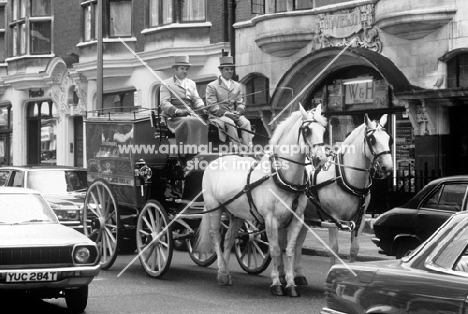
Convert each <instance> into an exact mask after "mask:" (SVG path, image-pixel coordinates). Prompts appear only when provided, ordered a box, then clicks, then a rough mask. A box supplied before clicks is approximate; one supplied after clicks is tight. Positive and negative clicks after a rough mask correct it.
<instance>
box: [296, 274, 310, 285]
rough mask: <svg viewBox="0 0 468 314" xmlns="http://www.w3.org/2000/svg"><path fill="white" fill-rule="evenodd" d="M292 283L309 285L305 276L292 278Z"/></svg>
mask: <svg viewBox="0 0 468 314" xmlns="http://www.w3.org/2000/svg"><path fill="white" fill-rule="evenodd" d="M294 283H295V284H296V286H307V285H309V283H308V282H307V278H306V277H305V276H302V277H296V278H294Z"/></svg>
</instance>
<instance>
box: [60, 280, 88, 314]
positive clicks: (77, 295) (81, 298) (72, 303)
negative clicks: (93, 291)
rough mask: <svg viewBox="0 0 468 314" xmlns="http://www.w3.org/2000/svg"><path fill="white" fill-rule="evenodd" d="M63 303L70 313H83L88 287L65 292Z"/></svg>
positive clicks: (86, 303)
mask: <svg viewBox="0 0 468 314" xmlns="http://www.w3.org/2000/svg"><path fill="white" fill-rule="evenodd" d="M65 302H66V303H67V307H68V309H69V310H70V312H72V313H83V312H84V310H85V309H86V306H87V305H88V286H84V287H80V288H78V289H66V290H65Z"/></svg>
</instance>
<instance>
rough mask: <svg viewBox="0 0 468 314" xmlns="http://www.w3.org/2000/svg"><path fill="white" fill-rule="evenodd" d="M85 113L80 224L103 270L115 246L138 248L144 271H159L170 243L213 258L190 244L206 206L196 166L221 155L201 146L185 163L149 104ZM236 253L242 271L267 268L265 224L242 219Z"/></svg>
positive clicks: (207, 261)
mask: <svg viewBox="0 0 468 314" xmlns="http://www.w3.org/2000/svg"><path fill="white" fill-rule="evenodd" d="M88 114H89V116H88V117H87V119H86V121H85V122H86V143H87V144H86V147H87V151H86V158H87V169H88V183H89V188H88V191H87V195H86V199H85V204H84V211H83V226H84V230H85V234H86V235H87V236H88V237H89V238H91V239H92V240H94V241H95V242H97V243H98V245H99V248H100V251H101V266H102V269H109V268H110V267H111V266H112V265H113V263H114V262H115V259H116V257H117V255H118V254H119V252H125V251H129V252H133V251H134V250H135V249H137V251H138V253H139V259H140V262H141V264H142V266H143V268H144V269H145V271H146V272H147V274H148V275H149V276H152V277H156V278H158V277H161V276H163V275H164V273H165V272H166V271H167V270H168V268H169V266H170V263H171V260H172V256H173V250H174V247H175V243H184V244H186V246H187V250H188V253H189V254H190V257H191V258H192V260H193V261H194V262H195V263H196V264H197V265H199V266H204V267H206V266H209V265H211V264H212V263H213V262H214V261H215V260H216V254H215V252H212V253H203V254H202V253H199V252H196V251H195V250H194V249H193V244H194V241H195V235H196V230H197V228H198V226H199V224H200V219H201V217H202V212H203V208H204V203H203V196H202V192H201V191H202V189H201V181H202V177H203V167H202V166H204V165H205V166H206V165H208V163H209V162H210V161H212V160H214V159H215V158H218V157H219V156H220V155H219V154H215V153H210V152H207V153H199V154H196V155H195V156H194V158H193V159H192V160H191V163H190V165H191V166H190V165H187V164H186V158H185V157H184V156H182V155H181V154H180V152H178V151H177V148H178V147H177V145H176V144H175V143H174V142H173V140H172V138H171V133H170V131H169V130H168V129H167V128H166V126H165V124H164V122H163V121H161V119H160V115H159V114H157V113H155V112H154V111H152V110H149V109H141V108H140V109H136V110H133V111H130V112H125V113H123V112H119V113H108V112H107V113H105V114H103V112H99V111H97V112H91V113H88ZM192 157H193V156H192ZM223 222H224V223H225V224H228V223H229V219H227V217H225V219H223ZM175 241H176V242H175ZM234 252H235V254H236V257H237V259H238V261H239V263H240V266H241V267H242V268H243V269H244V270H245V271H247V272H249V273H253V274H257V273H260V272H262V271H263V270H265V269H266V268H267V267H268V264H269V262H270V257H269V254H268V243H267V241H266V237H265V233H264V231H263V228H261V227H259V226H257V224H256V223H253V222H249V221H246V222H245V223H244V225H243V227H242V228H241V230H240V231H239V233H238V236H237V238H236V241H235V250H234Z"/></svg>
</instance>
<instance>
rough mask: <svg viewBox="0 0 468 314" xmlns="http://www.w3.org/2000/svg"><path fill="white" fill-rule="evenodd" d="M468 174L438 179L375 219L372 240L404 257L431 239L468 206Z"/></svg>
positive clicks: (390, 253)
mask: <svg viewBox="0 0 468 314" xmlns="http://www.w3.org/2000/svg"><path fill="white" fill-rule="evenodd" d="M467 187H468V175H464V176H451V177H445V178H440V179H437V180H434V181H432V182H430V183H429V184H427V185H426V186H425V187H424V188H423V189H422V190H421V191H419V192H418V193H417V194H416V195H415V196H414V197H413V198H412V199H411V200H410V201H409V202H408V203H406V204H405V205H403V206H400V207H396V208H394V209H392V210H390V211H388V212H386V213H384V214H382V215H380V216H379V217H378V218H377V219H376V220H375V222H374V224H373V228H374V233H375V238H373V239H372V241H373V242H374V243H375V244H376V245H377V246H378V247H379V248H380V249H381V251H380V253H382V254H385V255H388V256H396V258H401V257H403V256H405V255H406V254H407V253H408V252H409V251H411V250H413V249H414V248H416V247H417V246H418V245H419V244H421V243H422V242H424V241H425V240H426V239H428V238H429V237H430V236H431V235H432V234H433V233H434V232H435V231H436V230H437V228H439V227H440V226H441V225H442V224H443V223H444V222H445V221H446V220H447V219H449V218H450V217H451V216H452V215H453V214H454V213H457V212H460V211H465V210H466V206H467V190H468V189H467Z"/></svg>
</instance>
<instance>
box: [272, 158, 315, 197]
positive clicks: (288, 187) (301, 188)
mask: <svg viewBox="0 0 468 314" xmlns="http://www.w3.org/2000/svg"><path fill="white" fill-rule="evenodd" d="M270 163H271V168H272V172H274V173H273V174H274V175H273V180H274V181H275V184H276V186H278V187H279V188H280V189H283V190H285V191H287V192H291V193H304V192H305V191H307V188H308V184H307V171H306V170H305V169H304V184H294V183H292V182H289V181H288V180H286V179H285V178H284V177H283V176H282V175H281V172H280V171H279V169H278V168H277V167H276V159H275V154H272V155H271V156H270ZM275 168H276V169H275Z"/></svg>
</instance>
